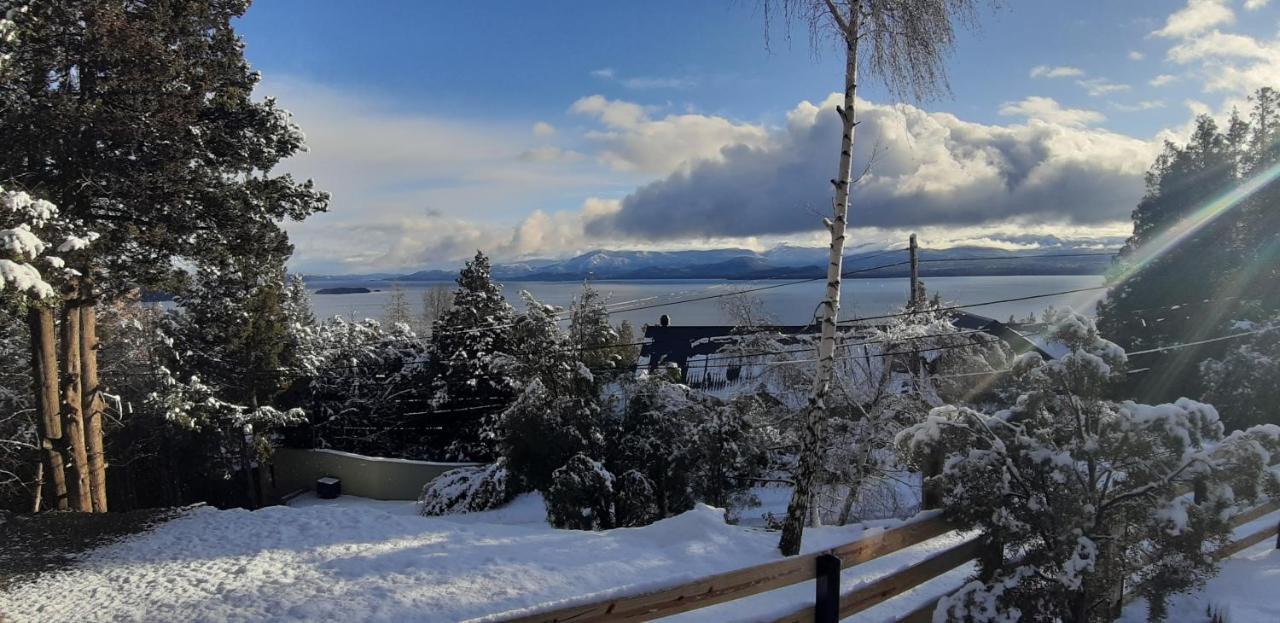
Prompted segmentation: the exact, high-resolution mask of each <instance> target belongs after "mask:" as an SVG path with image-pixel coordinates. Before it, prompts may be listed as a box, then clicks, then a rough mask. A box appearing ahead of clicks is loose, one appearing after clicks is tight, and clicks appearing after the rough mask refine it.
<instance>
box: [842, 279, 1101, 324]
mask: <svg viewBox="0 0 1280 623" xmlns="http://www.w3.org/2000/svg"><path fill="white" fill-rule="evenodd" d="M1110 287H1111V286H1106V285H1101V286H1093V287H1089V288H1075V289H1073V290H1060V291H1058V292H1045V293H1042V294H1032V295H1029V296H1015V297H1012V298H1006V299H996V300H994V301H984V302H982V303H966V304H964V305H948V306H946V307H936V308H933V309H931V310H929V311H931V312H944V311H954V310H957V309H969V308H971V307H986V306H988V305H999V304H1001V303H1017V302H1019V301H1030V300H1034V299H1042V298H1048V297H1053V296H1065V295H1067V294H1076V293H1079V292H1090V291H1093V290H1106V289H1108V288H1110ZM920 313H924V312H914V311H911V312H900V313H896V314H881V315H879V316H860V317H857V318H849V319H846V320H841V321H840V323H842V324H843V323H853V322H864V321H867V320H883V319H886V318H901V317H903V316H914V315H917V314H920Z"/></svg>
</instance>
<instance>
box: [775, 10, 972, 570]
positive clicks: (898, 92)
mask: <svg viewBox="0 0 1280 623" xmlns="http://www.w3.org/2000/svg"><path fill="white" fill-rule="evenodd" d="M980 1H981V0H764V3H763V6H764V13H765V21H766V29H767V25H768V21H769V18H770V15H771V10H770V9H771V7H777V6H780V7H781V9H782V12H783V16H784V17H785V18H786V20H787V21H803V22H804V23H805V24H807V25H808V27H809V38H810V42H811V43H812V44H813V46H814V47H815V49H817V48H818V47H820V46H821V45H822V44H823V43H825V42H826V41H828V40H834V42H835V43H836V44H837V45H838V46H840V47H842V48H843V49H844V52H845V71H844V103H843V104H842V105H840V106H837V107H836V113H837V114H838V115H840V119H841V121H842V126H843V138H842V140H841V142H840V168H839V169H838V170H837V172H836V177H835V178H834V179H832V180H831V184H832V185H833V186H834V187H835V197H834V200H833V201H832V212H833V214H832V218H830V219H824V223H825V224H826V227H827V229H828V231H830V233H831V254H830V260H829V262H828V265H827V289H826V295H825V297H824V299H823V302H822V305H821V308H820V309H819V319H820V321H821V326H822V338H821V340H819V342H818V365H817V372H816V376H815V378H814V384H813V396H812V398H811V399H810V403H809V407H808V409H807V410H806V413H805V422H804V426H803V428H802V434H801V439H800V457H799V458H800V460H799V464H798V466H797V468H796V474H795V478H794V480H795V489H794V491H793V493H792V496H791V502H790V504H788V506H787V517H786V520H785V521H784V523H783V527H782V538H781V541H780V542H779V544H778V548H779V549H780V550H781V551H782V553H783V555H786V556H793V555H795V554H797V553H799V551H800V540H801V537H802V536H803V533H804V524H805V519H806V517H807V516H808V515H809V513H810V499H811V497H812V493H813V488H814V479H815V476H816V475H817V472H818V468H819V466H820V463H821V461H822V456H821V454H822V450H821V448H822V443H821V438H822V430H821V428H822V423H823V421H824V414H825V412H826V400H827V395H828V393H829V392H830V389H831V382H832V374H833V369H834V366H833V364H834V354H835V346H836V322H837V321H838V319H839V313H840V280H841V273H842V271H843V264H842V261H843V258H844V242H845V228H846V226H847V223H848V219H847V217H848V213H849V191H850V187H851V186H852V184H853V179H852V167H853V139H854V127H855V126H857V120H856V116H855V114H854V104H855V103H856V97H855V95H856V91H857V84H858V74H859V70H861V71H862V72H863V73H864V74H865V75H869V76H871V77H873V78H877V79H880V80H881V81H883V82H884V83H885V85H886V86H887V87H888V88H889V90H890V91H891V92H892V93H893V94H894V95H895V96H898V97H899V98H903V99H905V98H912V99H916V100H923V99H927V98H929V97H931V96H934V95H937V94H940V93H944V92H946V91H947V90H948V84H947V79H946V68H945V66H944V64H943V58H944V57H945V56H946V55H947V54H948V53H949V52H950V51H951V48H952V46H953V45H954V43H955V30H954V27H953V24H954V23H955V22H960V23H962V24H964V25H969V24H970V23H971V22H972V19H973V9H974V7H975V5H976V4H977V3H978V2H980Z"/></svg>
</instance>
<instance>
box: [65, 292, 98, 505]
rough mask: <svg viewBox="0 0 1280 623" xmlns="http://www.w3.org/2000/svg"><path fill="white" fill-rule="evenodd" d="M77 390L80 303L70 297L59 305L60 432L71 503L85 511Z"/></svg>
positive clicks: (88, 498)
mask: <svg viewBox="0 0 1280 623" xmlns="http://www.w3.org/2000/svg"><path fill="white" fill-rule="evenodd" d="M80 393H81V391H80V303H79V301H78V300H74V299H71V300H68V301H67V302H66V303H64V304H63V306H62V434H63V436H64V437H65V438H66V440H67V449H68V451H69V454H70V455H71V456H70V458H71V467H72V478H71V482H70V483H69V485H70V486H69V487H68V489H69V492H70V494H71V505H72V508H73V510H78V511H82V512H86V513H88V512H93V501H92V495H91V487H90V485H89V455H88V452H87V451H86V450H85V444H84V412H83V411H82V410H81V404H80Z"/></svg>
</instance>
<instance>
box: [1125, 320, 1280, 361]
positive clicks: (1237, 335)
mask: <svg viewBox="0 0 1280 623" xmlns="http://www.w3.org/2000/svg"><path fill="white" fill-rule="evenodd" d="M1278 327H1280V325H1272V326H1269V327H1263V328H1261V329H1256V330H1254V331H1245V332H1243V333H1232V334H1230V335H1222V336H1219V337H1212V338H1209V339H1207V340H1196V341H1194V342H1184V343H1182V344H1170V345H1168V346H1158V347H1156V348H1148V349H1146V350H1135V351H1133V352H1131V353H1125V355H1127V356H1129V357H1133V356H1135V355H1150V354H1152V353H1161V352H1164V351H1167V350H1178V349H1180V348H1190V347H1192V346H1200V345H1201V344H1212V343H1214V342H1225V341H1227V340H1234V339H1237V338H1242V337H1248V336H1250V335H1258V334H1259V333H1266V332H1268V331H1272V330H1275V329H1276V328H1278Z"/></svg>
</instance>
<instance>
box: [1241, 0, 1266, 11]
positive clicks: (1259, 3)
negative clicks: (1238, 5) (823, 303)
mask: <svg viewBox="0 0 1280 623" xmlns="http://www.w3.org/2000/svg"><path fill="white" fill-rule="evenodd" d="M1268 2H1270V0H1244V8H1245V10H1247V11H1257V10H1258V9H1261V8H1262V7H1265V6H1267V3H1268Z"/></svg>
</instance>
